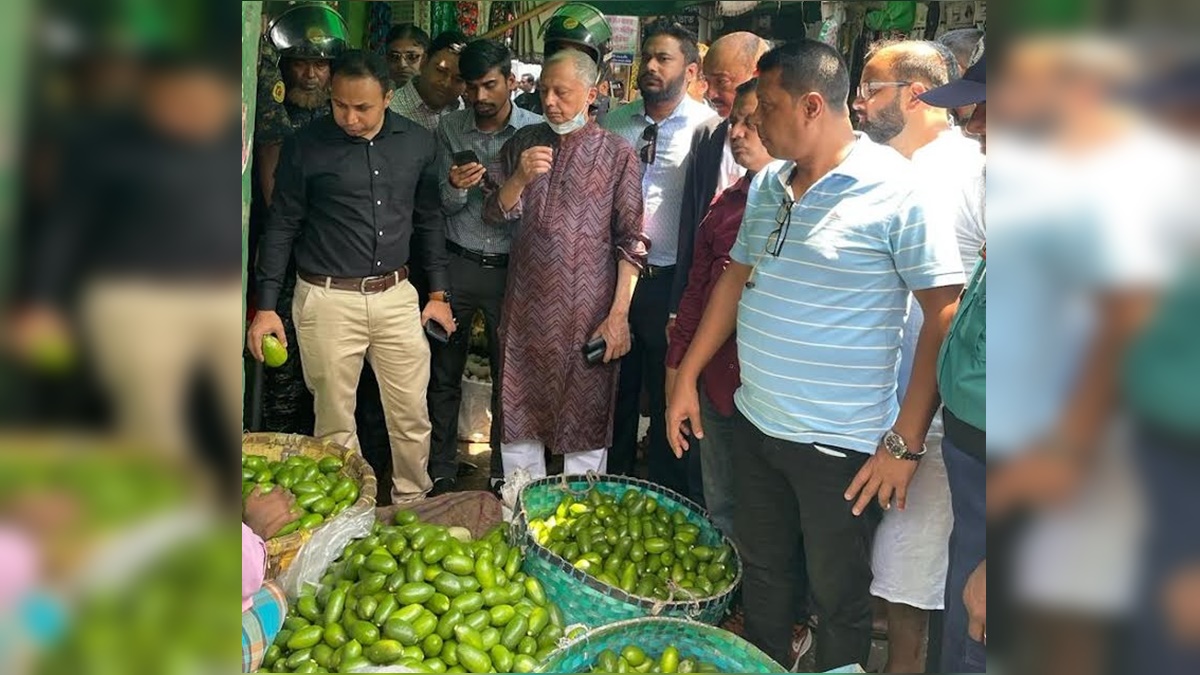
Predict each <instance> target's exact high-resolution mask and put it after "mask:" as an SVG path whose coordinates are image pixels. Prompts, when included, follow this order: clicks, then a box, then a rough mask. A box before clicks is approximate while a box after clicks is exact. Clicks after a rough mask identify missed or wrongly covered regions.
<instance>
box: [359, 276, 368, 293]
mask: <svg viewBox="0 0 1200 675" xmlns="http://www.w3.org/2000/svg"><path fill="white" fill-rule="evenodd" d="M370 278H371V277H363V278H362V279H359V280H358V292H359V293H362V294H363V295H367V281H368V280H370Z"/></svg>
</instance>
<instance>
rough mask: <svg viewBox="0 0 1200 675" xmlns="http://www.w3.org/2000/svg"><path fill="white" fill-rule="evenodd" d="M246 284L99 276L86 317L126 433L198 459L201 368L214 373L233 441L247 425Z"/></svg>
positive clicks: (105, 383)
mask: <svg viewBox="0 0 1200 675" xmlns="http://www.w3.org/2000/svg"><path fill="white" fill-rule="evenodd" d="M241 308H242V287H241V283H240V282H239V281H238V280H237V279H234V280H232V281H231V282H228V283H201V282H193V283H187V282H179V283H171V282H164V281H141V280H117V279H109V280H98V281H95V282H93V283H92V284H91V285H90V287H89V288H88V290H87V291H86V293H85V295H84V299H83V306H82V315H83V325H84V329H85V331H86V334H87V338H88V342H89V345H90V347H91V348H92V350H93V351H94V354H95V357H96V366H97V369H98V373H99V376H100V379H101V383H102V385H103V386H104V388H105V390H106V391H107V393H108V395H109V396H110V397H111V401H112V403H113V406H114V409H115V412H116V415H117V424H118V427H119V431H120V433H121V434H122V435H123V436H125V437H126V438H128V439H130V440H132V441H134V442H138V443H147V444H149V446H150V447H151V448H153V449H155V450H158V451H162V452H166V453H168V454H171V455H173V456H176V457H178V458H181V459H194V457H193V456H192V454H191V451H192V449H193V446H194V443H193V439H192V438H191V436H190V434H189V431H188V424H187V419H188V418H187V400H188V394H189V392H190V389H189V387H190V385H191V382H192V377H194V376H195V375H196V373H197V371H204V370H207V372H208V373H209V375H211V377H212V380H213V383H214V384H215V386H216V389H217V393H218V395H219V397H220V399H221V400H220V405H221V408H222V411H223V412H224V413H225V426H226V429H225V431H226V433H227V434H228V438H229V441H230V443H238V438H239V436H240V435H241V425H242V368H243V365H242V348H243V346H244V345H245V333H244V328H243V326H242V322H243V316H242V311H241Z"/></svg>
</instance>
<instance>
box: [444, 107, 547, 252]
mask: <svg viewBox="0 0 1200 675" xmlns="http://www.w3.org/2000/svg"><path fill="white" fill-rule="evenodd" d="M543 121H544V120H543V119H542V116H541V115H535V114H534V113H531V112H529V111H528V110H522V109H521V108H518V107H517V106H513V107H512V114H511V115H509V116H508V122H507V123H505V125H504V126H503V127H502V128H500V129H499V130H497V131H493V132H487V131H480V130H479V127H477V126H475V111H474V110H472V109H470V108H467V109H466V110H456V111H454V112H452V113H449V114H447V115H445V116H444V117H442V120H441V123H440V124H438V129H437V139H438V146H439V147H438V151H439V155H438V156H439V161H440V162H441V167H440V169H439V176H440V178H441V181H442V184H441V186H442V187H441V193H442V211H443V212H444V213H445V214H446V239H448V240H449V241H452V242H454V243H456V244H458V245H459V246H462V247H463V248H466V249H470V250H472V251H476V252H478V253H497V254H499V253H508V249H509V247H510V246H511V245H512V235H513V231H512V228H508V227H495V226H492V225H484V224H483V198H484V194H483V190H484V186H485V184H486V183H487V182H488V181H489V180H490V179H491V177H492V176H497V175H499V173H500V148H502V147H504V143H505V141H507V140H508V139H510V138H512V137H513V134H515V133H517V129H520V128H522V127H526V126H529V125H531V124H541V123H542V122H543ZM463 150H474V151H475V154H476V155H477V156H478V157H479V161H480V162H481V163H482V164H483V165H484V166H485V167H487V170H488V173H486V174H484V180H483V181H480V183H479V184H478V185H476V186H475V187H472V188H470V189H469V190H459V189H457V188H455V187H454V186H453V185H451V184H450V178H449V177H450V165H451V164H453V160H454V153H456V152H462V151H463Z"/></svg>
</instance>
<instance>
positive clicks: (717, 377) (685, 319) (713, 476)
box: [667, 79, 812, 670]
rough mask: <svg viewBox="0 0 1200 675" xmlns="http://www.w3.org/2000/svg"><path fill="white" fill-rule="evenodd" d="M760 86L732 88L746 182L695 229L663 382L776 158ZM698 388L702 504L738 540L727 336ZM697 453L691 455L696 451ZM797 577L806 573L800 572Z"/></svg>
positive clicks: (733, 366) (803, 609)
mask: <svg viewBox="0 0 1200 675" xmlns="http://www.w3.org/2000/svg"><path fill="white" fill-rule="evenodd" d="M757 89H758V81H757V80H754V79H751V80H749V81H747V82H743V83H742V84H741V85H740V86H739V87H738V88H737V95H736V96H735V98H734V105H733V108H732V110H731V113H730V115H729V120H728V125H727V127H728V129H729V145H730V147H731V148H732V149H733V155H734V157H735V158H736V159H737V161H738V163H739V164H740V165H741V166H743V167H745V169H746V175H744V176H742V177H741V178H740V179H738V181H737V182H736V183H734V184H733V185H732V186H730V187H729V188H728V189H726V190H724V191H723V192H722V193H721V194H719V195H717V198H716V199H715V200H713V203H712V207H711V208H710V209H709V211H708V213H707V214H706V215H705V217H704V220H703V221H702V222H701V225H700V227H699V228H698V229H697V232H698V235H699V237H698V239H697V242H696V243H697V248H696V254H695V261H694V262H695V264H694V265H693V266H692V267H691V272H690V274H689V279H688V283H687V290H686V291H685V292H684V295H683V299H682V300H681V301H680V304H679V317H678V319H677V320H676V321H675V322H673V323H672V325H671V327H670V329H669V331H670V332H669V335H668V339H669V343H670V346H669V347H668V349H667V369H668V373H670V375H668V378H669V379H668V382H670V379H672V378H673V377H674V373H675V372H676V369H677V368H678V367H679V363H680V362H681V361H682V360H683V356H684V355H685V354H686V353H687V350H688V347H689V346H690V345H691V343H692V337H693V336H694V335H695V332H696V327H697V326H698V325H699V324H700V317H701V316H703V314H704V306H705V305H706V304H707V303H708V298H709V296H710V294H711V293H712V288H713V285H714V284H715V283H716V281H717V279H718V278H719V277H720V276H721V273H722V272H724V271H725V268H726V267H728V266H729V249H730V248H731V247H732V246H733V241H734V239H735V238H736V237H737V231H738V227H739V226H740V225H741V223H742V215H743V213H744V212H745V209H746V195H747V194H748V193H749V191H750V181H751V180H752V179H753V178H754V175H755V174H756V173H758V172H759V171H762V170H763V169H764V168H766V166H767V165H768V164H770V163H771V162H772V161H774V160H773V158H772V157H771V156H770V155H769V154H767V150H766V148H764V147H763V144H762V141H760V140H759V138H758V131H757V129H756V127H755V126H754V124H753V123H752V122H751V117H752V115H753V114H754V111H755V109H757V107H758V94H757V93H756V92H757ZM701 379H702V380H703V387H702V390H701V392H700V414H701V415H702V416H703V419H704V428H705V430H706V432H707V436H706V438H705V441H704V444H703V446H701V447H700V459H701V461H702V463H703V471H702V480H703V490H704V503H705V506H706V508H707V509H708V512H709V514H710V515H711V516H712V519H713V522H714V523H716V525H717V527H718V528H720V530H721V531H722V532H723V533H725V535H726V536H728V537H729V538H731V539H733V538H735V537H736V536H737V533H736V532H735V531H734V527H733V513H734V508H735V506H734V486H733V463H734V457H735V456H736V454H737V453H736V450H735V449H736V447H737V439H736V431H735V427H734V420H735V419H736V417H735V412H736V411H735V408H734V402H733V392H734V391H735V390H736V389H737V388H738V385H739V384H740V382H741V378H740V371H739V369H738V361H737V342H736V336H730V338H729V339H728V340H726V341H725V344H723V345H722V346H721V349H720V351H718V352H717V354H716V355H715V356H714V357H713V360H712V361H711V362H709V364H708V365H707V366H706V367H705V368H704V371H703V373H702V374H701ZM693 450H695V448H693ZM800 567H801V569H802V567H803V566H800ZM798 587H799V588H798V590H797V592H796V598H797V600H798V610H797V613H796V620H797V622H798V623H797V625H796V627H795V629H794V637H793V650H792V651H793V654H792V656H793V659H792V660H790V661H788V663H791V664H793V665H792V668H791V669H792V670H795V668H796V664H797V663H798V662H799V659H800V657H801V656H803V655H804V654H805V653H807V652H808V649H809V648H810V647H811V645H812V634H811V633H810V631H809V628H808V626H807V625H806V623H805V622H806V621H807V620H808V618H809V611H808V584H807V580H806V579H805V580H804V581H803V582H802V583H800V584H798Z"/></svg>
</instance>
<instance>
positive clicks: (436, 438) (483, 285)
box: [429, 40, 543, 496]
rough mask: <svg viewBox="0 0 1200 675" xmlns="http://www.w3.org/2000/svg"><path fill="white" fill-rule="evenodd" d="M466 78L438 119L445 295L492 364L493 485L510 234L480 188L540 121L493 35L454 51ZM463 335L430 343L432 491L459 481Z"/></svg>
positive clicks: (497, 470) (497, 474)
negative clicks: (478, 332)
mask: <svg viewBox="0 0 1200 675" xmlns="http://www.w3.org/2000/svg"><path fill="white" fill-rule="evenodd" d="M459 65H460V66H461V68H462V74H463V79H464V80H465V81H466V83H467V89H466V96H467V101H468V102H469V103H470V105H471V108H470V109H469V110H459V111H456V112H452V113H450V114H449V115H446V116H445V117H444V118H442V121H441V123H440V124H439V125H438V131H437V139H438V145H439V147H440V152H441V155H440V157H441V162H442V164H441V174H442V175H443V176H444V177H445V178H444V180H443V182H442V184H441V195H442V210H443V212H444V213H445V214H446V248H447V250H448V252H449V258H450V263H449V274H450V282H449V283H450V288H449V292H448V295H449V297H450V305H451V308H452V309H453V310H454V317H455V321H456V322H457V323H458V325H461V326H470V325H471V322H472V320H473V318H474V316H475V312H476V311H477V310H478V311H480V312H482V313H483V318H484V325H485V326H486V331H487V344H488V362H489V365H490V366H491V369H492V429H491V434H490V435H489V439H490V440H489V442H490V444H491V446H492V465H491V476H490V478H491V481H490V482H491V487H492V488H493V491H495V490H496V489H498V487H499V485H500V484H501V483H502V482H503V480H504V464H503V462H502V461H501V458H500V437H501V435H502V433H503V432H502V429H501V427H500V392H501V385H500V356H501V353H500V338H499V333H498V331H499V328H500V316H501V309H502V307H503V305H504V289H505V285H506V282H507V278H508V255H509V249H510V248H511V246H512V236H513V233H512V231H511V230H509V229H508V228H497V227H494V226H492V225H489V224H486V223H484V220H483V208H484V206H483V203H484V191H485V189H488V188H493V189H494V188H495V184H494V183H493V182H492V177H491V176H490V175H489V171H494V170H496V168H497V166H498V165H499V162H500V148H501V147H503V145H504V143H505V142H507V141H508V140H509V139H510V138H512V137H513V136H514V135H515V134H516V133H517V131H518V130H519V129H522V128H524V127H527V126H530V125H532V124H539V123H541V122H542V121H543V120H542V118H541V117H540V116H538V115H535V114H533V113H531V112H529V111H527V110H522V109H520V108H518V107H516V106H514V105H513V104H512V100H511V99H510V98H509V91H510V90H511V89H512V87H513V83H514V78H513V74H512V55H511V53H510V52H509V50H508V48H507V47H505V46H504V45H503V44H501V43H499V42H496V41H495V40H476V41H474V42H471V43H470V44H468V45H467V46H466V48H464V49H463V51H462V54H461V55H460V56H459ZM468 150H469V151H472V152H474V153H475V156H476V158H477V159H479V162H471V163H467V164H463V165H458V164H457V163H455V162H454V159H453V158H454V156H455V154H456V153H459V152H463V151H468ZM467 347H468V340H467V339H465V338H464V337H460V338H456V339H454V340H451V341H450V342H448V343H446V344H441V343H438V342H436V341H435V342H431V343H430V349H431V357H430V358H431V361H432V364H433V371H432V375H431V378H430V382H429V420H430V423H431V424H432V428H433V433H432V437H431V438H432V440H431V446H430V454H429V477H430V479H431V480H433V490H432V492H431V493H430V494H431V495H433V496H436V495H438V494H442V493H444V492H449V491H451V490H454V489H455V488H456V487H457V476H458V474H457V465H458V411H459V406H460V405H461V403H462V377H463V369H464V367H465V366H466V362H467Z"/></svg>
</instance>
